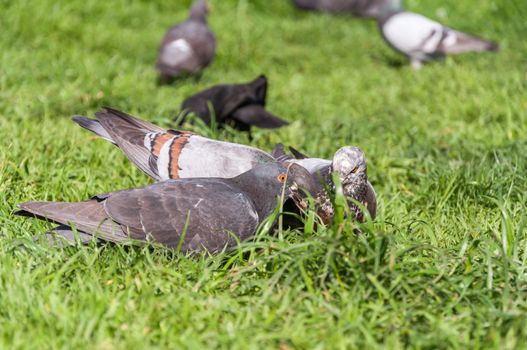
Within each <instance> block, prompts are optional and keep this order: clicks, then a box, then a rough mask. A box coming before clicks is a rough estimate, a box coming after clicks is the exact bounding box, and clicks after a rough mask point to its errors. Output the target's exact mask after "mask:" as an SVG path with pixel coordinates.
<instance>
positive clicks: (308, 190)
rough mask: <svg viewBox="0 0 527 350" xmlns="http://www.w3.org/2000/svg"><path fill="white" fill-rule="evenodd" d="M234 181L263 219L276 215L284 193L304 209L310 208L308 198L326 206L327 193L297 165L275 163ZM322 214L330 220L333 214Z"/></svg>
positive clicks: (260, 166)
mask: <svg viewBox="0 0 527 350" xmlns="http://www.w3.org/2000/svg"><path fill="white" fill-rule="evenodd" d="M233 181H234V182H235V183H236V184H237V186H238V187H239V188H241V189H242V190H243V191H244V192H246V193H247V194H248V195H249V196H250V197H251V198H252V199H253V201H254V203H255V207H256V211H257V212H258V216H259V217H260V219H264V218H265V217H267V216H269V215H270V214H271V213H272V212H273V210H274V209H275V207H276V198H277V197H280V196H281V195H282V193H283V195H284V200H287V199H292V200H293V201H294V202H295V204H296V205H297V206H298V207H299V208H301V209H306V208H307V200H306V199H307V195H308V194H309V195H311V196H313V197H314V198H315V200H316V202H317V203H325V200H324V199H325V192H324V190H323V188H322V186H321V185H320V183H318V182H317V181H315V180H314V179H313V177H312V175H311V174H310V173H309V172H308V171H307V170H306V169H305V168H303V167H302V166H300V165H298V164H291V163H281V162H272V163H266V164H262V165H258V166H256V167H254V168H252V169H251V170H249V171H247V172H245V173H243V174H241V175H239V176H237V177H235V178H234V179H233ZM321 208H322V207H320V208H319V211H322V210H326V211H329V209H327V208H325V207H324V209H321ZM323 214H324V215H326V216H330V213H325V212H324V213H323ZM321 216H322V215H321Z"/></svg>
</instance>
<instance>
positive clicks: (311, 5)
mask: <svg viewBox="0 0 527 350" xmlns="http://www.w3.org/2000/svg"><path fill="white" fill-rule="evenodd" d="M384 2H386V0H294V3H295V5H296V6H297V7H298V8H301V9H303V10H315V11H323V12H331V13H350V14H352V15H354V16H358V17H377V16H378V15H379V13H380V9H381V7H382V4H383V3H384Z"/></svg>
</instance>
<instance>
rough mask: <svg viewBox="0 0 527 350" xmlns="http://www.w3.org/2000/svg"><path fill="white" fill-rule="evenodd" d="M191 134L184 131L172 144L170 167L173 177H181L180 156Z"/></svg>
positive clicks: (171, 176)
mask: <svg viewBox="0 0 527 350" xmlns="http://www.w3.org/2000/svg"><path fill="white" fill-rule="evenodd" d="M191 135H192V134H191V133H182V134H181V135H180V136H178V137H176V139H175V140H174V142H172V145H171V146H170V164H169V169H170V178H171V179H177V178H178V177H179V156H180V155H181V151H182V150H183V148H184V147H185V145H186V144H187V142H188V139H189V137H190V136H191Z"/></svg>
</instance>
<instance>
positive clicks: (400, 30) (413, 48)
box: [378, 0, 498, 69]
mask: <svg viewBox="0 0 527 350" xmlns="http://www.w3.org/2000/svg"><path fill="white" fill-rule="evenodd" d="M378 24H379V28H380V30H381V33H382V36H383V37H384V39H385V40H386V41H387V42H388V44H390V46H392V47H393V48H394V49H395V50H397V51H399V52H401V53H403V54H404V55H406V56H407V57H408V58H409V59H410V63H411V64H412V67H413V68H414V69H419V68H421V65H422V63H423V62H426V61H430V60H434V59H438V58H442V57H444V56H446V55H449V54H458V53H463V52H479V51H497V50H498V45H497V44H496V43H494V42H491V41H488V40H484V39H481V38H478V37H475V36H472V35H469V34H465V33H462V32H459V31H457V30H454V29H451V28H448V27H445V26H443V25H442V24H440V23H438V22H435V21H433V20H431V19H429V18H426V17H425V16H422V15H420V14H417V13H413V12H409V11H405V10H403V9H402V5H401V1H400V0H391V1H388V2H387V4H386V6H384V7H383V10H382V14H381V15H380V16H379V17H378Z"/></svg>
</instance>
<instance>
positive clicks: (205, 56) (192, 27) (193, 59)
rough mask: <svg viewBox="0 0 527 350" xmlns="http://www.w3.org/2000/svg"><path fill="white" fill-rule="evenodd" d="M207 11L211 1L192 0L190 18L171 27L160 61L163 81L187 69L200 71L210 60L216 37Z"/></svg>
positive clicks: (165, 38) (189, 71) (212, 55)
mask: <svg viewBox="0 0 527 350" xmlns="http://www.w3.org/2000/svg"><path fill="white" fill-rule="evenodd" d="M207 14H208V6H207V3H206V2H205V1H204V0H198V1H196V2H194V4H192V7H191V8H190V16H189V18H188V19H187V20H186V21H184V22H182V23H180V24H176V25H174V26H173V27H171V28H170V29H169V30H168V31H167V33H166V34H165V37H164V38H163V41H162V42H161V47H160V48H159V56H158V58H157V63H156V69H157V70H158V71H159V74H160V80H161V82H164V83H166V82H170V81H171V79H173V78H176V77H177V76H179V75H181V74H185V73H190V74H193V73H198V72H200V71H201V70H202V69H203V68H205V67H206V66H208V65H209V64H210V62H211V61H212V59H213V57H214V52H215V50H216V39H215V37H214V34H213V33H212V32H211V31H210V29H209V27H208V26H207Z"/></svg>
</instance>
